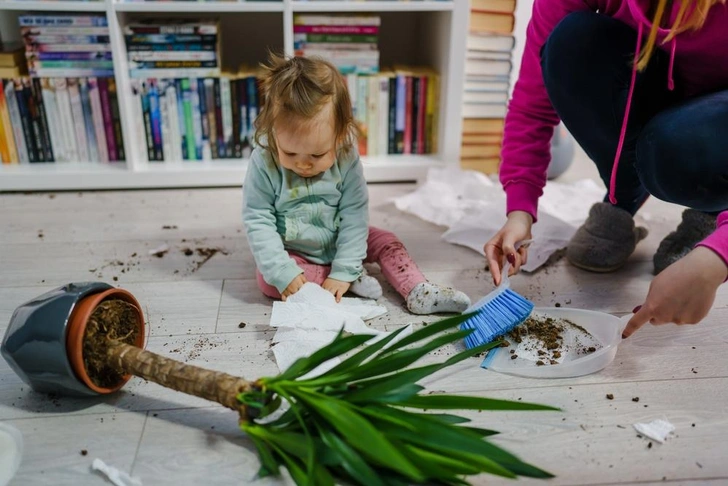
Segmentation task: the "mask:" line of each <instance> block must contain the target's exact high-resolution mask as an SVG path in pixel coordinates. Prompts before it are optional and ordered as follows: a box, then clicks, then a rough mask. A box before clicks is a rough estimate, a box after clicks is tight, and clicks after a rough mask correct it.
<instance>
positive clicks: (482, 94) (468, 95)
mask: <svg viewBox="0 0 728 486" xmlns="http://www.w3.org/2000/svg"><path fill="white" fill-rule="evenodd" d="M507 101H508V93H506V92H498V91H464V92H463V103H506V102H507Z"/></svg>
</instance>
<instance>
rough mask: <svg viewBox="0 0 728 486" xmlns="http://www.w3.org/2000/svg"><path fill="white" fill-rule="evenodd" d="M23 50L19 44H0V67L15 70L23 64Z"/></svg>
mask: <svg viewBox="0 0 728 486" xmlns="http://www.w3.org/2000/svg"><path fill="white" fill-rule="evenodd" d="M24 55H25V48H24V46H23V44H22V43H20V42H6V43H0V67H1V68H16V67H20V66H22V64H23V57H24Z"/></svg>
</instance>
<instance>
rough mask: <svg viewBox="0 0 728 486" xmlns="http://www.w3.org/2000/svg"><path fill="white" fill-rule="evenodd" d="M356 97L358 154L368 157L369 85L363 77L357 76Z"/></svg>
mask: <svg viewBox="0 0 728 486" xmlns="http://www.w3.org/2000/svg"><path fill="white" fill-rule="evenodd" d="M356 84H357V95H356V106H357V108H356V114H357V117H358V122H359V130H361V137H360V138H359V154H360V155H368V153H367V149H368V145H369V144H368V142H367V140H368V138H369V124H368V123H367V122H368V117H369V109H368V107H367V106H368V104H367V100H368V99H369V84H368V83H367V78H366V77H365V76H357V83H356Z"/></svg>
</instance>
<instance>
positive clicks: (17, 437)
mask: <svg viewBox="0 0 728 486" xmlns="http://www.w3.org/2000/svg"><path fill="white" fill-rule="evenodd" d="M22 457H23V436H22V435H21V433H20V431H19V430H18V429H16V428H15V427H13V426H12V425H9V424H7V423H5V424H3V423H0V486H5V485H6V484H8V483H9V482H10V480H11V479H13V476H15V473H16V472H17V471H18V468H19V467H20V460H21V458H22Z"/></svg>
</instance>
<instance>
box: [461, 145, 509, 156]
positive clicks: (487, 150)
mask: <svg viewBox="0 0 728 486" xmlns="http://www.w3.org/2000/svg"><path fill="white" fill-rule="evenodd" d="M500 153H501V146H500V144H492V145H463V146H462V147H461V149H460V158H461V159H467V158H482V157H500Z"/></svg>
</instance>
